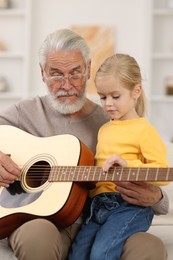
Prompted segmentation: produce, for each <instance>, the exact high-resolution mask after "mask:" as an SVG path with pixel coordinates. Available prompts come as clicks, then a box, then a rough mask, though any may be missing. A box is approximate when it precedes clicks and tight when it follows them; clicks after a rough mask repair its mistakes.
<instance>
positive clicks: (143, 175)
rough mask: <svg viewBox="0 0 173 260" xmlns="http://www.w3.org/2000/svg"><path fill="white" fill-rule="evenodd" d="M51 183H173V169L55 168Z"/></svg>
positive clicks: (51, 174)
mask: <svg viewBox="0 0 173 260" xmlns="http://www.w3.org/2000/svg"><path fill="white" fill-rule="evenodd" d="M48 180H49V181H50V182H58V181H61V182H63V181H66V182H68V181H69V182H73V181H108V182H109V181H173V168H138V167H133V168H129V167H114V168H111V169H110V170H109V172H103V170H102V168H101V167H97V166H53V167H52V168H51V171H50V175H49V179H48Z"/></svg>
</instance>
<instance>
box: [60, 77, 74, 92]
mask: <svg viewBox="0 0 173 260" xmlns="http://www.w3.org/2000/svg"><path fill="white" fill-rule="evenodd" d="M72 87H73V85H72V84H71V82H70V80H69V77H67V76H66V77H64V79H63V82H62V85H61V88H63V89H65V90H69V89H71V88H72Z"/></svg>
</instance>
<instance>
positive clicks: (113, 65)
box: [95, 53, 146, 117]
mask: <svg viewBox="0 0 173 260" xmlns="http://www.w3.org/2000/svg"><path fill="white" fill-rule="evenodd" d="M105 75H113V76H115V77H118V78H119V80H120V81H121V82H122V84H123V85H124V87H125V88H127V89H129V90H130V91H132V90H133V89H134V88H135V86H136V85H137V84H140V85H141V84H142V76H141V70H140V67H139V65H138V63H137V61H136V60H135V59H134V58H133V57H131V56H129V55H127V54H121V53H118V54H114V55H112V56H110V57H108V58H107V59H106V60H105V61H104V62H103V63H102V65H101V66H100V68H99V69H98V71H97V72H96V76H95V83H96V81H97V78H98V77H99V76H105ZM135 109H136V112H137V114H138V115H139V116H140V117H141V116H144V114H145V112H146V111H145V110H146V104H145V95H144V91H143V89H142V92H141V95H140V96H139V98H138V99H137V102H136V106H135Z"/></svg>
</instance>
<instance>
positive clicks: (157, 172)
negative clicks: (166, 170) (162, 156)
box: [155, 168, 159, 181]
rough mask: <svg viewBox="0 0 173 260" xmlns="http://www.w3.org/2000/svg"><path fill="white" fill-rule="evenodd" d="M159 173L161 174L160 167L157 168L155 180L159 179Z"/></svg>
mask: <svg viewBox="0 0 173 260" xmlns="http://www.w3.org/2000/svg"><path fill="white" fill-rule="evenodd" d="M158 174H159V168H157V170H156V176H155V181H157V180H158Z"/></svg>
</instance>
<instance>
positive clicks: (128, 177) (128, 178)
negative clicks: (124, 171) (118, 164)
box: [127, 168, 131, 181]
mask: <svg viewBox="0 0 173 260" xmlns="http://www.w3.org/2000/svg"><path fill="white" fill-rule="evenodd" d="M130 173H131V168H130V169H129V172H128V176H127V181H129V180H130Z"/></svg>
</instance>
